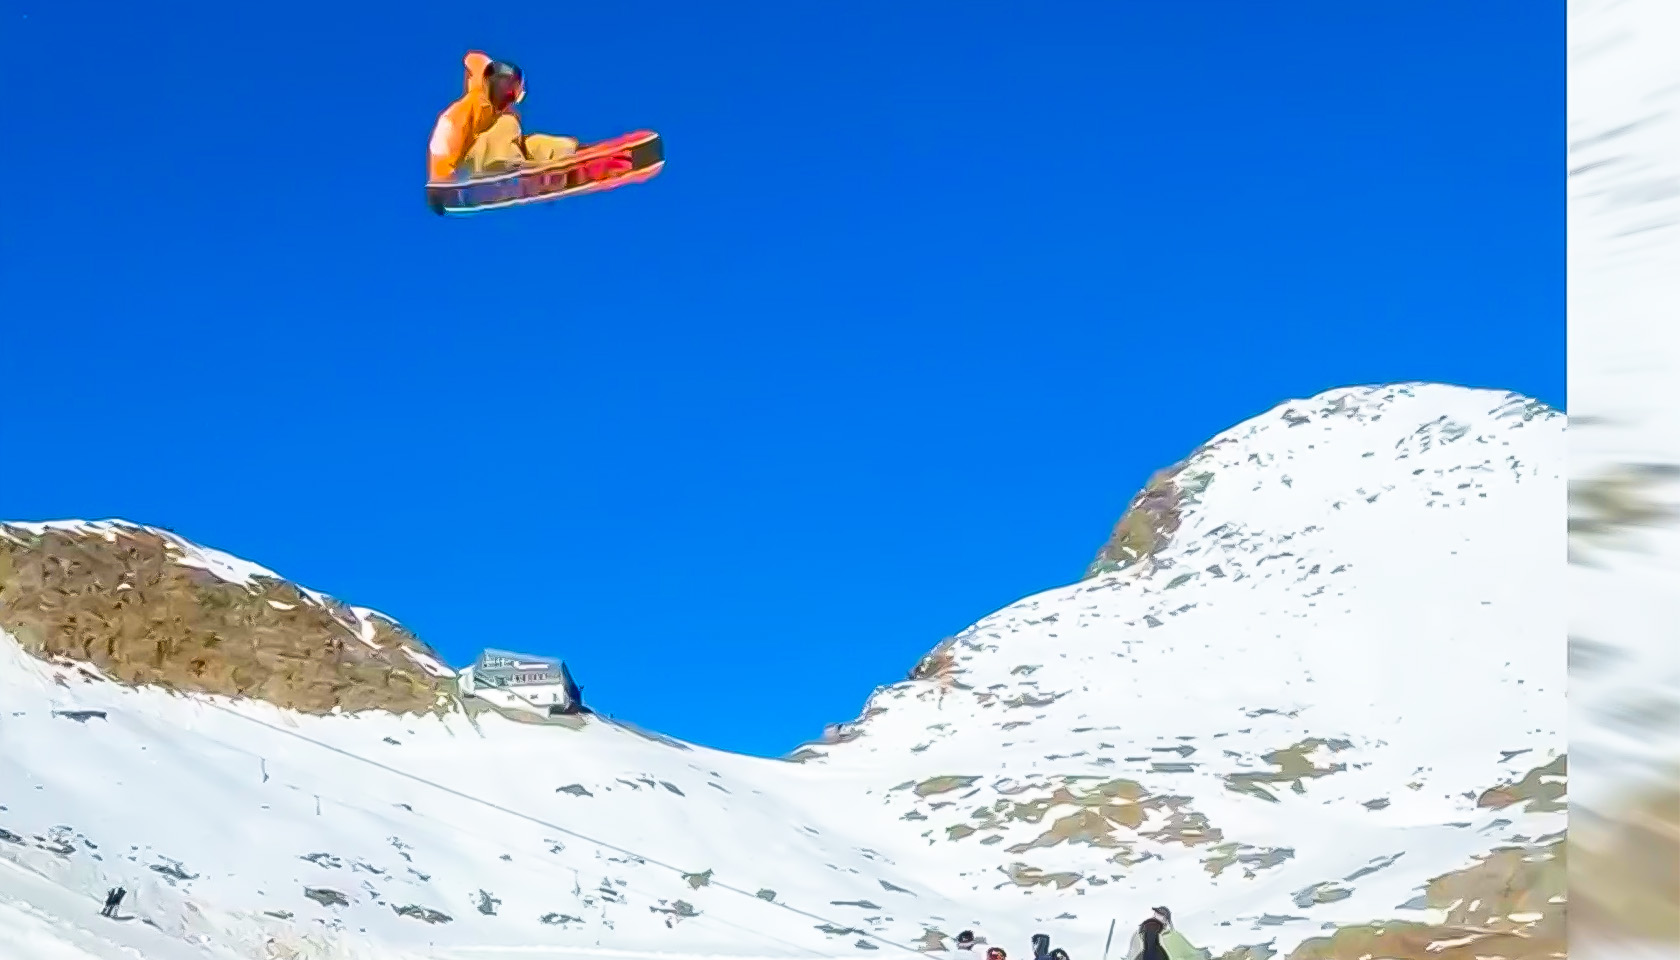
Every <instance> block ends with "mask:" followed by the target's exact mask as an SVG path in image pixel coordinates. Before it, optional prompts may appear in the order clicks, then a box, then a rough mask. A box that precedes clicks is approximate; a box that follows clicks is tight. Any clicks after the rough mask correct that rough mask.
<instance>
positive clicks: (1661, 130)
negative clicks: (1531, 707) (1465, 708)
mask: <svg viewBox="0 0 1680 960" xmlns="http://www.w3.org/2000/svg"><path fill="white" fill-rule="evenodd" d="M1676 50H1680V5H1676V4H1674V3H1672V2H1667V0H1572V2H1571V4H1570V19H1569V385H1570V410H1571V430H1570V450H1569V454H1570V460H1569V468H1570V484H1571V486H1570V528H1571V531H1572V534H1571V542H1570V551H1571V555H1572V559H1573V561H1574V563H1573V564H1572V566H1571V569H1570V578H1571V580H1570V595H1571V601H1572V606H1571V610H1570V614H1569V619H1570V633H1571V635H1572V637H1573V638H1574V641H1573V644H1572V649H1571V652H1570V660H1571V672H1570V732H1571V739H1572V740H1573V741H1574V753H1573V754H1572V756H1571V762H1572V766H1573V767H1574V772H1575V774H1576V776H1575V777H1574V783H1573V784H1572V786H1574V787H1576V788H1577V789H1576V791H1575V795H1574V797H1573V801H1572V803H1573V806H1574V824H1573V825H1574V828H1575V829H1574V830H1573V831H1572V833H1571V835H1570V841H1571V853H1570V858H1571V873H1572V880H1573V883H1572V892H1571V896H1572V901H1573V902H1572V903H1571V928H1572V930H1573V931H1574V932H1575V933H1574V937H1573V938H1572V939H1573V941H1574V943H1573V949H1574V950H1575V952H1576V953H1577V954H1578V955H1581V956H1593V957H1596V956H1607V957H1637V956H1645V955H1663V956H1669V957H1674V956H1680V886H1677V878H1676V872H1675V870H1676V868H1675V865H1676V864H1680V644H1676V643H1675V642H1674V623H1675V622H1676V620H1680V402H1677V400H1676V395H1675V389H1674V383H1675V378H1676V376H1677V375H1680V326H1677V325H1676V322H1675V321H1676V318H1677V317H1680V115H1677V114H1680V58H1676V56H1675V51H1676ZM1653 947H1654V948H1656V949H1655V950H1653Z"/></svg>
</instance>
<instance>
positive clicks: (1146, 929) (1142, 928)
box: [1126, 917, 1172, 960]
mask: <svg viewBox="0 0 1680 960" xmlns="http://www.w3.org/2000/svg"><path fill="white" fill-rule="evenodd" d="M1166 928H1167V925H1166V924H1164V923H1162V922H1161V921H1159V920H1157V919H1155V918H1154V917H1150V918H1149V919H1148V920H1145V921H1143V923H1141V924H1139V925H1138V928H1137V932H1136V933H1134V934H1132V944H1131V946H1130V947H1129V948H1127V950H1126V960H1172V958H1171V957H1169V956H1167V948H1166V947H1163V946H1161V932H1162V931H1163V930H1165V929H1166Z"/></svg>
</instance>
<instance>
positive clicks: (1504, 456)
mask: <svg viewBox="0 0 1680 960" xmlns="http://www.w3.org/2000/svg"><path fill="white" fill-rule="evenodd" d="M1562 428H1563V418H1562V416H1561V415H1560V414H1557V413H1556V412H1553V411H1550V410H1547V409H1544V408H1542V407H1540V406H1539V405H1538V404H1535V403H1533V402H1531V401H1526V400H1524V399H1523V398H1520V397H1516V396H1509V395H1505V396H1502V395H1499V394H1494V393H1487V392H1479V391H1465V390H1458V389H1453V388H1446V387H1435V386H1401V387H1388V388H1378V389H1365V390H1347V391H1335V392H1333V393H1331V394H1329V395H1326V396H1324V397H1319V398H1315V399H1314V400H1311V401H1303V402H1297V403H1292V404H1287V405H1285V406H1283V407H1280V408H1279V409H1277V410H1274V411H1272V412H1271V413H1270V414H1268V415H1266V416H1263V417H1260V418H1257V419H1256V420H1253V421H1250V422H1248V423H1246V424H1243V425H1241V426H1239V427H1238V428H1236V429H1234V430H1232V431H1230V432H1228V433H1226V434H1223V435H1221V436H1220V437H1218V438H1216V439H1215V440H1214V441H1213V442H1212V443H1210V444H1208V445H1207V446H1206V447H1204V448H1203V449H1202V450H1201V451H1200V452H1199V453H1198V454H1196V455H1195V456H1194V457H1192V458H1191V459H1190V460H1189V461H1188V462H1187V464H1186V465H1185V467H1184V469H1183V470H1182V471H1181V472H1180V474H1179V478H1178V485H1179V486H1180V487H1181V488H1183V489H1186V490H1187V491H1189V492H1188V493H1187V494H1186V502H1185V503H1184V505H1183V507H1182V509H1181V510H1180V518H1179V526H1178V529H1177V531H1176V533H1175V534H1174V535H1173V537H1172V539H1171V542H1170V543H1169V544H1168V545H1167V546H1166V547H1165V548H1164V549H1162V550H1160V551H1159V552H1158V553H1157V554H1156V556H1155V557H1154V558H1153V562H1145V563H1139V564H1135V565H1133V566H1131V567H1129V568H1127V569H1126V570H1123V571H1121V572H1119V573H1114V574H1107V575H1102V576H1098V577H1096V578H1093V579H1091V580H1087V581H1086V582H1084V583H1081V584H1078V585H1075V586H1072V587H1068V588H1063V589H1059V590H1052V591H1048V592H1046V593H1044V594H1041V595H1039V596H1035V597H1030V598H1028V599H1026V600H1023V601H1022V602H1020V603H1018V604H1015V605H1014V606H1011V607H1009V608H1008V609H1005V610H1002V611H1000V612H998V613H996V614H994V615H992V616H991V617H988V618H986V619H985V620H982V621H981V622H979V623H978V624H976V625H974V626H973V627H971V628H970V629H968V630H967V631H964V632H963V633H962V634H961V635H960V636H959V637H957V638H956V639H955V642H954V645H953V646H952V648H951V655H952V661H951V668H950V669H949V671H948V678H947V681H946V682H945V683H943V684H939V683H935V684H928V683H921V682H910V683H905V684H900V685H897V686H895V687H891V688H888V689H885V690H883V691H880V692H879V693H877V695H876V696H875V697H874V698H873V699H872V701H871V704H870V709H869V710H866V719H864V720H862V721H861V722H859V723H858V724H856V725H855V727H854V730H853V733H854V735H855V739H850V740H849V741H848V742H845V743H842V744H839V745H837V746H835V747H832V748H829V750H828V756H827V758H826V759H822V760H816V761H813V762H815V763H821V764H825V765H827V766H828V767H829V768H831V769H833V770H834V771H835V772H836V774H837V775H842V776H846V777H848V778H849V779H852V780H853V781H854V782H856V783H857V785H858V789H861V790H865V791H868V792H870V795H871V796H872V797H873V798H875V806H876V808H877V813H878V824H879V825H878V828H877V829H880V830H882V831H889V830H892V831H895V832H896V833H897V835H898V836H899V837H900V838H901V841H900V842H904V843H914V842H916V841H917V840H918V839H919V840H920V841H921V842H922V843H923V844H924V845H927V847H928V850H927V852H926V854H925V857H926V858H927V860H928V861H929V864H930V866H931V865H934V864H937V865H938V866H939V867H940V868H941V869H942V871H943V872H944V873H945V874H946V876H947V877H950V878H951V879H950V880H947V881H946V887H945V889H947V890H948V891H949V892H951V893H952V894H953V895H962V894H965V893H967V894H970V895H973V894H974V893H977V892H985V891H989V890H991V888H993V887H994V886H996V885H998V884H999V883H1000V882H1005V883H1008V882H1009V879H1010V878H1009V876H1008V875H1006V874H1007V873H1011V872H1012V873H1013V874H1015V876H1016V877H1017V880H1018V881H1019V880H1020V879H1021V878H1023V877H1024V878H1026V880H1028V881H1030V880H1032V879H1035V878H1038V877H1042V876H1046V875H1051V876H1053V875H1064V876H1063V880H1064V881H1065V882H1066V883H1067V886H1068V888H1069V889H1068V890H1067V891H1064V894H1063V895H1062V896H1058V897H1054V898H1052V905H1047V906H1044V907H1025V906H1023V907H1019V908H1014V909H1029V910H1032V911H1033V914H1034V915H1035V916H1036V917H1037V918H1038V919H1040V920H1041V921H1044V922H1048V921H1050V920H1052V919H1053V918H1054V917H1055V916H1056V915H1057V913H1059V912H1061V911H1062V910H1063V909H1075V908H1072V907H1070V906H1069V905H1070V904H1073V903H1077V902H1078V901H1077V900H1075V899H1073V898H1070V897H1068V896H1066V895H1065V894H1066V893H1075V894H1078V893H1088V894H1089V895H1090V896H1100V897H1101V900H1102V901H1103V902H1104V903H1111V904H1113V905H1114V906H1115V907H1116V908H1118V907H1119V905H1121V904H1131V905H1137V904H1141V903H1143V902H1144V901H1146V900H1147V901H1151V902H1154V901H1166V902H1168V903H1169V904H1173V905H1177V906H1176V909H1177V910H1178V911H1179V917H1180V922H1181V924H1182V925H1183V926H1184V927H1185V928H1186V929H1191V930H1197V931H1205V932H1204V933H1203V934H1202V936H1203V938H1204V939H1206V940H1207V941H1208V942H1210V943H1214V944H1230V943H1233V942H1236V943H1257V942H1264V941H1267V940H1270V939H1271V938H1272V937H1273V936H1277V937H1278V938H1279V941H1280V942H1284V941H1288V940H1290V939H1292V938H1293V939H1295V940H1299V939H1300V938H1302V937H1305V936H1307V935H1310V934H1311V933H1313V932H1316V930H1317V929H1318V928H1319V927H1320V925H1322V924H1324V923H1326V922H1338V923H1348V922H1358V921H1361V920H1365V919H1370V918H1373V917H1390V916H1397V917H1405V916H1408V915H1419V914H1417V913H1416V912H1415V911H1406V910H1397V909H1394V908H1396V907H1398V906H1399V905H1401V904H1404V903H1406V902H1407V901H1410V900H1411V899H1412V898H1413V897H1414V896H1415V894H1416V892H1417V887H1418V886H1419V885H1420V884H1421V883H1422V882H1424V881H1425V880H1427V879H1429V878H1430V877H1432V876H1434V875H1435V874H1437V873H1442V872H1445V871H1446V870H1448V869H1451V868H1453V867H1455V866H1456V865H1457V864H1458V863H1459V862H1461V861H1463V860H1464V859H1465V858H1467V857H1469V856H1470V855H1472V854H1474V853H1477V852H1481V851H1485V850H1487V849H1488V848H1489V847H1490V846H1491V845H1493V844H1494V843H1496V842H1500V841H1504V840H1507V839H1509V838H1511V837H1514V836H1519V835H1522V836H1527V837H1529V838H1534V837H1537V836H1539V835H1542V834H1547V833H1553V832H1556V831H1560V830H1562V829H1563V826H1564V819H1563V814H1562V813H1561V812H1557V813H1548V814H1538V815H1535V816H1533V817H1521V818H1513V817H1512V815H1511V813H1510V811H1509V810H1504V811H1494V810H1490V809H1486V808H1479V807H1478V806H1477V805H1476V801H1477V799H1478V798H1479V796H1480V795H1481V793H1482V792H1483V791H1484V790H1486V789H1487V788H1489V787H1491V786H1493V785H1494V783H1495V782H1497V781H1499V780H1501V779H1504V778H1510V779H1520V778H1521V777H1522V776H1523V775H1524V773H1525V772H1527V771H1529V770H1531V769H1533V768H1535V767H1538V766H1541V765H1543V764H1544V763H1545V762H1546V761H1547V760H1548V759H1550V758H1551V757H1553V756H1556V755H1558V754H1560V753H1561V752H1562V751H1563V749H1564V739H1563V720H1564V700H1563V692H1564V680H1565V676H1564V672H1565V662H1564V656H1563V653H1564V645H1565V637H1564V633H1563V618H1562V611H1563V607H1562V604H1561V593H1560V588H1561V578H1562V574H1563V558H1564V531H1563V529H1562V525H1561V524H1559V523H1557V522H1556V521H1555V520H1553V519H1551V518H1556V517H1559V516H1560V515H1561V514H1562V512H1563V505H1564V500H1563V497H1564V484H1563V478H1562V475H1561V466H1562V438H1563V436H1562V435H1563V429H1562ZM1315 738H1316V741H1323V742H1324V744H1323V745H1317V744H1316V743H1314V742H1313V741H1314V740H1315ZM1303 743H1307V744H1309V746H1308V748H1307V749H1306V750H1305V751H1302V752H1303V754H1304V757H1303V759H1305V760H1307V761H1309V762H1310V764H1311V766H1312V767H1314V768H1317V769H1316V770H1312V771H1310V772H1309V775H1308V776H1306V777H1304V778H1296V777H1293V776H1281V777H1280V778H1279V782H1276V783H1268V782H1264V780H1263V779H1257V777H1256V775H1257V774H1259V775H1262V777H1263V776H1264V775H1266V774H1268V773H1270V772H1274V771H1276V772H1278V773H1280V774H1281V773H1284V771H1283V770H1281V769H1280V767H1279V766H1277V765H1276V764H1273V763H1270V762H1268V761H1267V760H1266V759H1265V757H1266V755H1267V754H1270V753H1272V752H1273V751H1280V750H1286V749H1287V748H1290V747H1292V746H1295V745H1299V744H1303ZM1325 770H1335V771H1336V772H1333V773H1328V774H1327V775H1319V772H1320V771H1325ZM889 771H890V772H889ZM1297 772H1299V771H1297ZM934 777H947V778H954V779H952V780H948V781H945V782H940V783H935V784H932V785H931V786H932V787H933V788H935V789H938V790H939V792H932V793H929V787H928V786H925V785H924V784H927V781H928V780H929V779H930V778H934ZM969 778H973V783H972V785H968V784H967V780H968V779H969ZM1075 778H1083V779H1079V780H1076V779H1075ZM883 781H890V782H893V783H894V784H912V786H908V787H895V788H891V789H887V790H881V789H879V788H871V786H870V784H872V783H873V784H879V783H881V782H883ZM1102 784H1110V786H1109V787H1108V789H1109V791H1110V792H1111V793H1116V794H1117V795H1119V794H1128V795H1134V796H1135V797H1137V798H1140V802H1139V803H1133V804H1131V805H1129V806H1130V808H1132V809H1135V808H1136V807H1137V806H1139V805H1143V806H1148V805H1149V804H1150V802H1151V799H1150V798H1154V802H1155V804H1156V805H1155V808H1154V809H1150V810H1148V811H1147V814H1146V816H1145V817H1144V820H1143V823H1142V824H1141V825H1138V826H1137V828H1136V829H1131V828H1130V826H1129V824H1128V822H1127V819H1126V818H1127V816H1128V805H1125V804H1118V805H1104V803H1103V801H1102V800H1101V799H1100V798H1098V797H1097V793H1098V792H1100V790H1099V788H1100V786H1101V785H1102ZM1115 784H1123V785H1124V786H1115ZM915 785H924V786H922V788H921V790H920V791H918V789H917V787H916V786H915ZM945 787H952V789H948V790H947V789H942V788H945ZM1058 788H1062V791H1063V792H1062V793H1061V794H1060V795H1058V793H1057V790H1058ZM1239 788H1240V789H1239ZM918 793H928V795H927V796H919V795H918ZM1262 793H1263V794H1264V795H1262ZM1170 797H1179V798H1186V799H1185V800H1184V802H1183V803H1181V804H1172V803H1167V802H1163V801H1161V799H1160V798H1170ZM1130 815H1131V816H1132V817H1134V818H1135V817H1136V814H1135V813H1133V814H1130ZM1513 819H1515V821H1516V822H1510V821H1512V820H1513ZM1501 820H1503V821H1506V824H1505V825H1503V826H1500V825H1498V823H1497V822H1498V821H1501ZM1151 834H1154V836H1151ZM997 838H1001V839H997ZM1233 845H1236V846H1233ZM1282 850H1288V851H1292V855H1290V856H1287V857H1284V856H1283V855H1282V854H1279V853H1278V851H1282ZM1402 854H1403V856H1400V855H1402ZM1397 856H1398V859H1396V857H1397ZM1231 857H1245V858H1251V859H1254V860H1255V861H1256V862H1269V861H1272V860H1280V861H1281V862H1278V863H1276V864H1275V865H1273V866H1267V867H1260V868H1257V869H1256V870H1255V871H1254V872H1256V874H1257V876H1255V877H1254V878H1253V879H1249V878H1247V877H1245V876H1244V872H1245V871H1244V870H1243V869H1242V868H1241V866H1238V867H1237V868H1236V869H1230V868H1223V869H1221V870H1220V872H1219V874H1218V876H1217V877H1216V878H1210V876H1209V873H1210V869H1211V867H1212V866H1216V865H1217V864H1218V863H1219V862H1220V861H1221V860H1226V859H1229V858H1231ZM1140 859H1141V862H1137V863H1135V865H1132V863H1133V861H1139V860H1140ZM1000 861H1001V863H1000ZM1017 865H1018V866H1017ZM1375 865H1383V866H1381V867H1380V868H1379V869H1375V870H1370V869H1369V868H1371V867H1373V866H1375ZM1000 867H1002V868H1003V869H1002V870H1000ZM1361 874H1363V875H1361ZM1075 876H1077V877H1078V878H1079V879H1077V880H1073V879H1072V877H1075ZM1348 877H1355V878H1356V879H1355V880H1352V881H1350V880H1347V879H1346V878H1348ZM958 878H960V879H958ZM953 881H954V882H953ZM1323 883H1328V884H1333V885H1334V886H1335V887H1337V888H1340V889H1342V890H1345V891H1346V895H1345V897H1344V898H1343V899H1339V900H1336V901H1334V902H1330V903H1322V904H1313V903H1308V904H1306V905H1302V904H1300V903H1297V902H1296V900H1297V895H1298V894H1301V893H1302V892H1303V891H1308V890H1311V889H1313V888H1314V887H1315V886H1316V885H1318V884H1323ZM1010 885H1011V886H1014V884H1010ZM1093 885H1096V886H1093ZM1330 895H1331V896H1342V894H1341V893H1333V894H1330ZM1087 900H1089V897H1087ZM993 902H999V903H1000V908H1001V903H1002V902H1005V901H998V900H995V899H994V901H993ZM1089 909H1090V906H1089V905H1087V904H1081V906H1080V908H1077V909H1076V912H1078V913H1079V914H1081V915H1082V916H1084V915H1087V914H1086V911H1087V910H1089ZM1136 910H1137V907H1136V906H1133V907H1132V908H1131V912H1132V913H1135V912H1136ZM1098 915H1099V916H1100V915H1102V914H1101V913H1099V914H1098ZM1286 917H1287V918H1293V919H1288V920H1285V919H1284V918H1286Z"/></svg>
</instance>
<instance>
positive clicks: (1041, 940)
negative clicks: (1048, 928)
mask: <svg viewBox="0 0 1680 960" xmlns="http://www.w3.org/2000/svg"><path fill="white" fill-rule="evenodd" d="M1032 951H1033V960H1050V935H1049V934H1048V933H1035V934H1033V938H1032Z"/></svg>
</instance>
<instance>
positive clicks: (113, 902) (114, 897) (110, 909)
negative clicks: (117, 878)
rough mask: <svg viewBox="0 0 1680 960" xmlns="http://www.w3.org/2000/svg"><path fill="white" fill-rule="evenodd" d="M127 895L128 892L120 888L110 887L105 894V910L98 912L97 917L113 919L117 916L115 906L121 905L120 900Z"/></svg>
mask: <svg viewBox="0 0 1680 960" xmlns="http://www.w3.org/2000/svg"><path fill="white" fill-rule="evenodd" d="M127 893H128V891H127V890H124V889H123V888H122V887H112V888H111V889H110V890H109V891H107V892H106V894H105V909H103V910H101V911H99V915H100V916H102V917H115V916H116V915H117V906H118V905H119V904H121V903H122V898H123V896H124V895H125V894H127Z"/></svg>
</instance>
